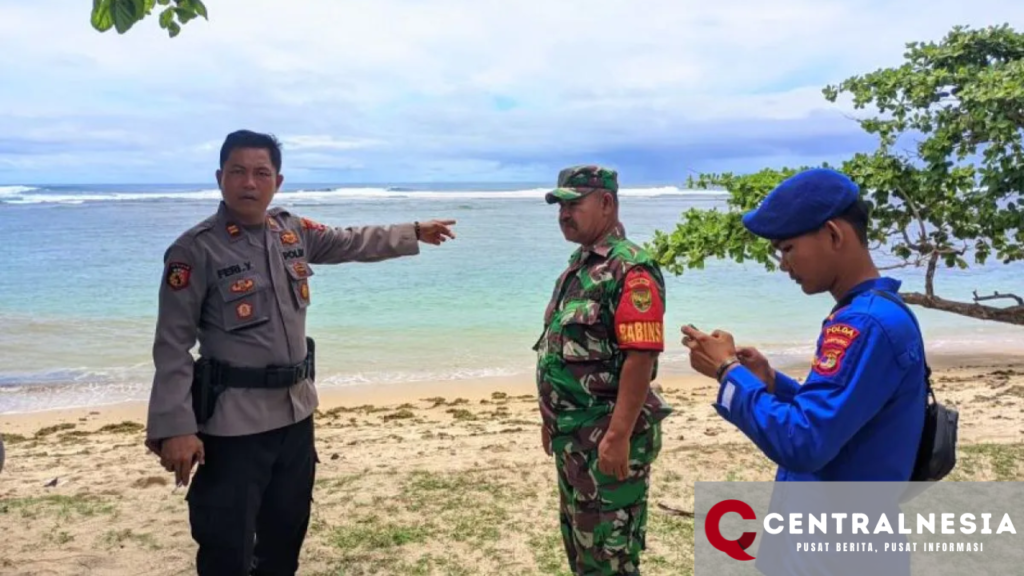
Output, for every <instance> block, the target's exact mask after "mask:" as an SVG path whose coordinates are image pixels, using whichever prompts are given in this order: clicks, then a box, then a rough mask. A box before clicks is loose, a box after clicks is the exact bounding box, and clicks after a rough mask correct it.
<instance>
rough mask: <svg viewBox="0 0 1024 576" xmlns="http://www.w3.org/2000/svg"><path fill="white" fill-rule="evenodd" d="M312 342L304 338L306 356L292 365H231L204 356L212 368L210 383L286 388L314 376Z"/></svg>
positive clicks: (226, 386)
mask: <svg viewBox="0 0 1024 576" xmlns="http://www.w3.org/2000/svg"><path fill="white" fill-rule="evenodd" d="M313 350H314V344H313V339H312V338H306V358H305V359H304V360H303V361H302V362H299V363H298V364H295V365H294V366H267V367H265V368H246V367H241V366H231V365H229V364H225V363H224V362H221V361H219V360H214V359H212V358H204V359H202V360H200V362H207V363H209V364H210V368H211V369H212V370H211V372H212V374H210V376H211V378H210V379H211V381H212V382H211V383H212V384H213V385H214V386H218V385H219V386H221V387H224V388H288V387H290V386H294V385H296V384H298V383H299V382H302V381H303V380H305V379H306V378H310V379H313V378H315V377H316V363H315V360H314V352H313Z"/></svg>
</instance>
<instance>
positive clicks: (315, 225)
mask: <svg viewBox="0 0 1024 576" xmlns="http://www.w3.org/2000/svg"><path fill="white" fill-rule="evenodd" d="M301 220H302V229H303V230H326V229H327V226H324V225H323V224H321V223H319V222H316V221H313V220H310V219H309V218H301Z"/></svg>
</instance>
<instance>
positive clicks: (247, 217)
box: [146, 130, 455, 576]
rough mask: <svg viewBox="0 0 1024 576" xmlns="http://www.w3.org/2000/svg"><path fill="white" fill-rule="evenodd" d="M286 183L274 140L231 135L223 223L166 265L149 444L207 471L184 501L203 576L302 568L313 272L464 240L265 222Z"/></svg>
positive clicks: (439, 233)
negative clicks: (308, 320)
mask: <svg viewBox="0 0 1024 576" xmlns="http://www.w3.org/2000/svg"><path fill="white" fill-rule="evenodd" d="M280 171H281V151H280V146H279V144H278V142H277V141H276V139H274V138H273V137H272V136H269V135H264V134H259V133H255V132H250V131H247V130H242V131H238V132H234V133H232V134H229V135H228V136H227V138H226V140H225V141H224V144H223V146H222V148H221V153H220V170H218V171H217V181H218V183H219V185H220V189H221V195H222V197H223V201H222V202H221V203H220V206H219V209H218V211H217V213H216V214H214V215H212V216H210V217H209V218H207V219H205V220H203V221H202V222H200V223H199V224H197V225H196V226H194V227H192V228H191V229H189V230H188V231H186V232H185V233H184V234H182V235H181V236H179V237H178V238H177V239H176V240H175V241H174V242H173V243H172V244H171V246H170V247H169V248H168V249H167V251H166V252H165V254H164V272H163V277H162V281H161V285H160V290H159V315H158V318H157V325H156V336H155V341H154V344H153V361H154V364H155V367H156V374H155V377H154V380H153V389H152V393H151V397H150V404H149V421H148V426H147V438H146V445H147V447H148V448H149V449H150V450H151V451H153V452H154V453H156V454H157V455H159V456H160V461H161V464H162V465H163V466H164V468H165V469H166V470H168V471H171V472H174V474H175V476H176V479H177V482H178V484H179V485H189V483H190V482H189V480H190V476H191V474H192V469H193V466H195V465H198V469H197V470H196V473H195V477H194V478H192V482H191V486H190V487H189V490H188V496H187V499H188V504H189V520H190V523H191V527H192V537H193V538H194V539H195V541H196V542H197V543H198V545H199V549H198V552H197V554H196V564H197V570H198V574H200V575H201V576H206V575H214V574H215V575H217V576H235V575H238V576H242V575H246V576H249V575H254V576H255V575H258V576H271V575H273V576H277V575H292V574H295V572H296V570H297V569H298V558H299V552H300V549H301V547H302V543H303V540H304V539H305V535H306V530H307V528H308V524H309V516H310V502H311V500H312V491H313V483H314V476H315V465H316V462H317V457H316V450H315V446H314V434H313V417H312V414H313V411H314V410H315V409H316V407H317V393H316V388H315V387H314V377H315V361H314V356H313V346H312V344H313V341H312V340H311V339H308V338H307V337H306V333H305V321H306V311H307V309H308V307H309V305H310V296H311V295H310V289H309V279H310V277H311V276H313V274H314V272H313V269H312V268H311V267H310V265H311V264H338V263H342V262H375V261H380V260H385V259H390V258H397V257H400V256H411V255H414V254H418V253H419V242H426V243H430V244H434V245H438V244H440V243H442V242H444V241H446V240H447V239H449V238H454V237H455V235H454V234H453V233H452V231H451V229H450V226H451V225H453V224H454V223H455V221H454V220H432V221H430V222H424V223H422V224H420V223H418V222H413V223H408V224H398V225H393V226H365V227H352V228H334V227H329V226H325V225H323V224H319V223H317V222H314V221H312V220H309V219H307V218H303V217H300V216H297V215H295V214H293V213H291V212H290V211H288V210H285V209H282V208H273V209H270V210H268V209H267V208H268V206H269V204H270V202H271V200H272V199H273V196H274V194H275V193H276V191H277V190H278V189H279V187H280V185H281V182H282V181H283V176H282V175H281V173H280ZM197 340H198V342H199V351H198V352H199V359H198V360H197V361H194V359H193V356H192V354H191V352H190V350H191V349H192V347H193V346H194V344H195V343H196V341H197Z"/></svg>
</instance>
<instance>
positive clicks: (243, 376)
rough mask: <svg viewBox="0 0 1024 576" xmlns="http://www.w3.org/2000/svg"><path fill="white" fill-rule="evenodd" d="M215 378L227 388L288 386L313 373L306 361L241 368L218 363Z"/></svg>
mask: <svg viewBox="0 0 1024 576" xmlns="http://www.w3.org/2000/svg"><path fill="white" fill-rule="evenodd" d="M215 374H216V375H215V376H214V379H215V380H216V382H217V383H218V384H220V385H221V386H224V387H226V388H288V387H289V386H294V385H295V384H298V383H299V382H302V381H303V380H305V379H306V378H308V377H309V376H310V374H312V370H311V369H310V367H309V365H308V364H307V363H306V362H303V363H301V364H297V365H295V366H268V367H266V368H240V367H238V366H228V365H227V364H218V366H217V368H216V370H215Z"/></svg>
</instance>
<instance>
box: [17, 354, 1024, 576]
mask: <svg viewBox="0 0 1024 576" xmlns="http://www.w3.org/2000/svg"><path fill="white" fill-rule="evenodd" d="M932 362H933V367H934V368H935V370H936V373H935V384H936V393H937V394H938V396H939V398H940V399H941V400H942V401H944V402H946V403H947V404H950V405H953V406H955V407H957V408H958V409H959V410H960V411H961V414H962V420H961V422H962V423H961V447H960V464H959V466H958V468H957V469H956V470H955V471H954V473H953V474H952V475H951V476H950V477H949V480H950V481H963V480H996V479H998V480H1011V479H1013V480H1020V479H1024V458H1022V457H1024V356H1021V357H1017V358H1013V357H999V358H994V357H990V358H978V357H975V358H952V357H945V358H940V359H932ZM793 373H797V374H799V373H802V371H794V372H793ZM659 385H660V386H661V387H662V389H663V390H664V392H665V394H666V396H667V397H668V398H669V399H670V400H671V402H672V404H673V405H674V406H675V408H676V410H677V412H676V414H675V415H673V417H671V418H670V419H668V420H667V421H666V423H665V436H664V437H665V443H664V448H663V452H662V455H661V457H660V458H659V460H658V461H657V463H656V464H655V467H654V472H653V478H652V491H651V517H650V521H649V535H648V549H647V551H646V552H645V554H644V557H643V566H642V568H643V573H644V574H650V575H661V574H664V575H667V574H673V575H676V574H689V573H692V569H693V568H692V567H693V520H692V519H690V518H686V517H681V516H678V515H673V514H671V513H670V512H668V511H666V510H665V509H664V508H663V507H668V508H673V509H683V510H692V505H693V483H694V482H695V481H697V480H770V479H771V478H772V476H773V473H774V465H773V464H772V463H771V462H770V461H768V460H767V459H766V458H765V457H764V456H762V455H761V454H760V453H758V452H757V451H756V450H755V449H754V448H752V446H751V445H750V443H749V441H747V440H746V439H745V438H744V437H743V436H742V435H741V434H740V433H739V432H737V431H736V430H735V429H734V428H733V427H732V426H731V425H729V424H727V423H725V422H724V421H723V420H721V419H720V418H719V417H718V415H717V414H716V413H715V412H714V410H713V409H712V408H711V407H710V402H711V401H712V398H713V394H714V392H715V390H716V386H715V384H714V382H712V381H711V380H708V379H705V378H702V377H698V376H677V377H670V378H667V379H662V380H660V381H659ZM144 423H145V405H144V404H124V405H116V406H105V407H100V408H92V409H81V410H61V411H53V412H42V413H35V414H23V415H10V416H0V432H2V433H3V434H4V435H5V438H6V443H7V463H6V465H5V468H4V470H3V472H2V473H0V534H3V543H2V545H0V574H18V575H43V574H47V575H49V574H59V575H93V574H95V575H115V574H116V575H118V576H125V575H127V576H131V575H136V574H138V575H143V574H145V575H154V576H156V575H163V574H168V575H170V574H194V573H195V572H194V568H193V558H194V554H195V545H194V543H193V541H192V540H191V537H190V533H189V525H188V510H187V506H186V503H185V501H184V497H185V490H186V489H184V488H175V486H174V483H173V479H172V476H171V475H170V474H169V473H167V472H165V471H164V470H163V469H162V468H161V467H160V466H159V463H158V461H157V460H156V458H155V457H154V456H153V455H151V454H149V453H148V452H147V451H146V449H145V448H144V447H143V444H142V441H143V434H144V433H143V424H144ZM538 423H539V417H538V415H537V404H536V398H535V394H534V389H533V383H532V382H529V381H503V380H494V381H486V382H485V381H480V382H472V383H466V382H462V383H431V384H417V385H404V386H388V387H377V388H374V387H370V386H365V387H361V388H358V389H334V390H324V391H322V392H321V407H320V410H319V413H318V416H317V447H318V451H319V454H320V458H321V460H322V462H321V464H320V466H319V469H318V472H317V474H318V479H317V484H316V490H315V493H314V499H315V503H314V507H313V520H312V523H311V526H310V531H309V536H308V538H307V541H306V545H305V547H304V549H303V553H302V558H301V561H302V565H301V568H300V572H299V573H300V574H310V575H326V574H346V575H358V574H389V575H403V574H466V575H470V574H474V575H475V574H517V575H531V574H568V572H567V571H566V568H565V560H564V556H563V553H562V550H561V542H560V536H559V534H558V526H557V521H556V510H557V507H556V503H557V494H556V488H555V477H554V469H553V463H552V461H551V459H550V458H549V457H547V456H546V455H545V454H544V452H543V450H542V449H541V446H540V434H539V431H538Z"/></svg>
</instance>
